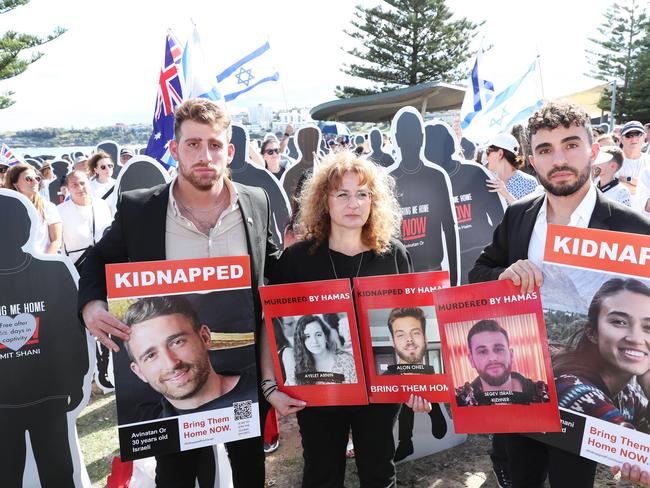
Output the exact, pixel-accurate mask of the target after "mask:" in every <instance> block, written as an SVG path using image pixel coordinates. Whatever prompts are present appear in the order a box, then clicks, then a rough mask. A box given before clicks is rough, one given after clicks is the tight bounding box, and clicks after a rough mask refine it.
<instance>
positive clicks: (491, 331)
mask: <svg viewBox="0 0 650 488" xmlns="http://www.w3.org/2000/svg"><path fill="white" fill-rule="evenodd" d="M433 299H434V302H435V303H436V312H437V316H438V324H439V327H440V337H441V339H442V343H443V358H444V361H445V369H446V371H447V374H449V375H450V376H451V380H452V385H453V388H454V391H455V399H454V400H452V402H451V408H452V414H453V417H454V428H455V430H456V432H460V433H487V432H540V431H544V432H556V431H559V430H560V418H559V414H558V409H557V404H556V396H555V388H553V383H552V382H550V379H551V378H552V370H551V362H550V357H549V352H548V345H547V341H546V332H545V329H544V320H543V315H542V307H541V302H540V299H539V294H538V292H537V290H535V291H533V292H532V293H521V291H520V289H519V288H518V287H516V286H515V285H513V284H512V282H511V281H509V280H504V281H493V282H488V283H480V284H476V285H467V286H460V287H455V288H447V289H441V290H436V291H434V292H433ZM549 383H550V384H549Z"/></svg>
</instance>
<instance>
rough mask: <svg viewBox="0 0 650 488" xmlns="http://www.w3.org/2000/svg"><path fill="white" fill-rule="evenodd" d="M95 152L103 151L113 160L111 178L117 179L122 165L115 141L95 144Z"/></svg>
mask: <svg viewBox="0 0 650 488" xmlns="http://www.w3.org/2000/svg"><path fill="white" fill-rule="evenodd" d="M97 151H104V152H106V153H108V155H109V156H110V157H111V159H112V160H113V178H115V179H117V177H118V175H119V174H120V171H122V165H121V164H120V147H119V145H118V144H117V142H115V141H102V142H100V143H99V144H97Z"/></svg>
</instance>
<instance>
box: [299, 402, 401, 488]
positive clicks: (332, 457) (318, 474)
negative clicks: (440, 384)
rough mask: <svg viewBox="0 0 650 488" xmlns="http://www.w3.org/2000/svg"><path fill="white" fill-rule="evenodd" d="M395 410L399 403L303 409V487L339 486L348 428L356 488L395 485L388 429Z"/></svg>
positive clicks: (300, 415)
mask: <svg viewBox="0 0 650 488" xmlns="http://www.w3.org/2000/svg"><path fill="white" fill-rule="evenodd" d="M404 408H407V407H404ZM399 410H400V405H399V404H392V403H391V404H379V403H376V404H372V405H364V406H358V407H312V408H309V407H308V408H305V409H304V410H301V411H300V412H298V413H297V416H298V425H299V426H300V434H301V436H302V448H303V457H304V460H305V467H304V471H303V478H302V486H303V488H342V487H343V486H344V481H345V463H346V458H345V450H346V446H347V443H348V433H349V432H350V429H352V437H353V439H354V458H355V461H356V463H357V470H358V472H359V481H360V486H361V488H388V487H393V486H395V483H396V477H395V463H393V456H394V455H395V441H394V439H393V426H394V425H395V422H396V420H397V415H398V413H399Z"/></svg>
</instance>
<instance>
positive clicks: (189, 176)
mask: <svg viewBox="0 0 650 488" xmlns="http://www.w3.org/2000/svg"><path fill="white" fill-rule="evenodd" d="M196 167H204V168H210V167H211V166H210V165H209V164H194V165H192V166H190V167H189V168H186V167H185V165H183V164H181V163H180V161H179V163H178V172H179V173H180V174H181V176H183V178H184V179H185V180H186V181H187V182H188V183H189V184H190V185H192V186H193V187H194V188H195V189H197V190H199V191H210V190H212V188H213V187H214V184H215V183H216V181H217V180H218V179H219V177H218V176H217V174H216V173H215V174H214V176H211V177H209V178H197V177H196V176H195V175H194V173H192V169H193V168H196Z"/></svg>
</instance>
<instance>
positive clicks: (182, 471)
mask: <svg viewBox="0 0 650 488" xmlns="http://www.w3.org/2000/svg"><path fill="white" fill-rule="evenodd" d="M269 406H270V405H269V404H268V402H266V400H264V397H262V395H261V394H260V400H259V411H260V432H261V434H262V435H261V436H259V437H251V438H250V439H243V440H240V441H234V442H227V443H226V449H227V450H228V459H229V460H230V468H231V469H232V479H233V486H234V487H235V488H264V475H265V472H264V441H263V440H262V439H263V437H264V419H265V418H266V413H267V412H268V410H269ZM214 472H215V460H214V454H213V451H212V447H202V448H199V449H192V450H190V451H183V452H177V453H173V454H166V455H163V456H156V488H194V486H195V483H196V480H198V481H199V486H200V487H201V488H213V486H214V481H215V479H214Z"/></svg>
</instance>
